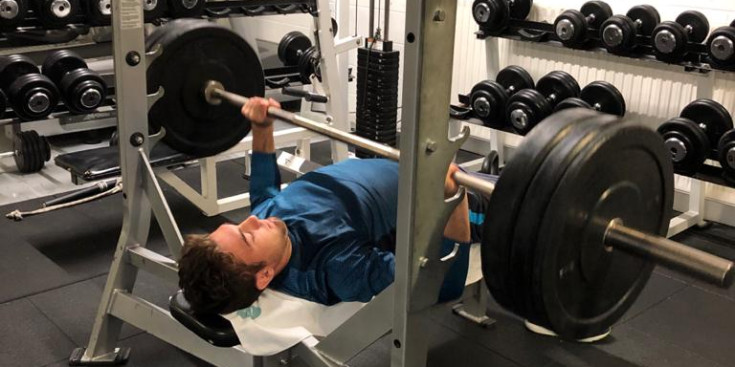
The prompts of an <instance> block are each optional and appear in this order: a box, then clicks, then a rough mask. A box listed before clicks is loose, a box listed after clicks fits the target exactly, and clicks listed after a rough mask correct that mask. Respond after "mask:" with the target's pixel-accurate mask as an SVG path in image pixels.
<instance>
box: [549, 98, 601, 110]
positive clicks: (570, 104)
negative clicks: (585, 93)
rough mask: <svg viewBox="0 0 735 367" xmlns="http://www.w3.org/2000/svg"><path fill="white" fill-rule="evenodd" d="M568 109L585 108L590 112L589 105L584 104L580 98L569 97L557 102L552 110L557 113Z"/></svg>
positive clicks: (590, 107)
mask: <svg viewBox="0 0 735 367" xmlns="http://www.w3.org/2000/svg"><path fill="white" fill-rule="evenodd" d="M569 108H586V109H589V110H591V109H592V106H591V105H590V104H589V103H587V102H585V100H583V99H582V98H578V97H571V98H567V99H565V100H563V101H561V102H559V104H557V105H556V107H555V108H554V112H559V111H561V110H566V109H569Z"/></svg>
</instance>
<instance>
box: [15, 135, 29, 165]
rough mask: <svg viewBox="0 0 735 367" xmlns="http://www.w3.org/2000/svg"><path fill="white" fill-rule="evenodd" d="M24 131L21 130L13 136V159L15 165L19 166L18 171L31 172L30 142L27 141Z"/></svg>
mask: <svg viewBox="0 0 735 367" xmlns="http://www.w3.org/2000/svg"><path fill="white" fill-rule="evenodd" d="M22 133H23V132H22V131H19V132H17V133H15V135H14V136H13V153H14V155H13V159H14V160H15V166H16V167H17V168H18V171H20V172H21V173H27V172H30V167H29V166H28V165H29V163H30V161H29V160H28V158H29V154H30V153H29V152H28V143H26V141H25V138H24V136H23V134H22Z"/></svg>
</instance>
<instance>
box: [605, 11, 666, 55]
mask: <svg viewBox="0 0 735 367" xmlns="http://www.w3.org/2000/svg"><path fill="white" fill-rule="evenodd" d="M659 23H661V16H660V15H659V13H658V10H656V8H654V7H652V6H650V5H638V6H634V7H632V8H630V10H628V13H627V14H625V15H613V16H612V17H610V18H608V19H607V20H606V21H605V22H603V23H602V26H601V27H600V40H602V45H603V46H605V48H606V49H607V51H608V52H610V53H613V54H618V55H624V54H627V53H628V52H630V51H631V50H632V49H633V48H634V47H635V46H636V36H638V35H645V36H649V35H650V34H651V32H653V29H654V28H655V27H656V26H657V25H658V24H659Z"/></svg>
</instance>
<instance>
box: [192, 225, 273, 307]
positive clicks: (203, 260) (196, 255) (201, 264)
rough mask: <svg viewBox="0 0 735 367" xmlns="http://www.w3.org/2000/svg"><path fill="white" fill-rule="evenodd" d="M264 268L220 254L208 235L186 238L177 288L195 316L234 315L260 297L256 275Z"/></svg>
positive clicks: (226, 254)
mask: <svg viewBox="0 0 735 367" xmlns="http://www.w3.org/2000/svg"><path fill="white" fill-rule="evenodd" d="M264 265H265V264H263V263H257V264H245V263H243V262H241V261H238V260H237V259H235V257H234V256H233V255H232V254H229V253H224V252H222V251H220V250H219V249H218V248H217V244H216V243H215V242H214V241H212V240H211V239H210V238H209V236H207V235H189V236H186V239H185V240H184V248H183V250H182V251H181V259H180V260H179V287H180V288H181V289H183V290H184V297H185V298H186V300H187V301H188V302H189V304H190V305H191V307H192V310H194V312H196V313H202V314H213V313H217V314H222V313H230V312H234V311H237V310H239V309H241V308H245V307H248V306H250V305H251V304H253V302H255V300H256V299H258V296H260V293H261V292H262V291H261V290H259V289H258V288H257V287H256V285H255V274H256V273H257V272H258V271H259V270H260V269H262V268H263V266H264Z"/></svg>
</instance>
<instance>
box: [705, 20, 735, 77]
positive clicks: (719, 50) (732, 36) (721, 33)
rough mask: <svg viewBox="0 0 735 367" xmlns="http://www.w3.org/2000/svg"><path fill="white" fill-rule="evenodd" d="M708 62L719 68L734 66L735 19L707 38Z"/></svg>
mask: <svg viewBox="0 0 735 367" xmlns="http://www.w3.org/2000/svg"><path fill="white" fill-rule="evenodd" d="M707 53H709V59H710V64H712V65H714V66H716V67H720V68H731V67H733V66H735V20H733V21H732V23H730V26H727V27H720V28H717V29H715V30H714V32H712V34H710V36H709V39H708V40H707Z"/></svg>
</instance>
